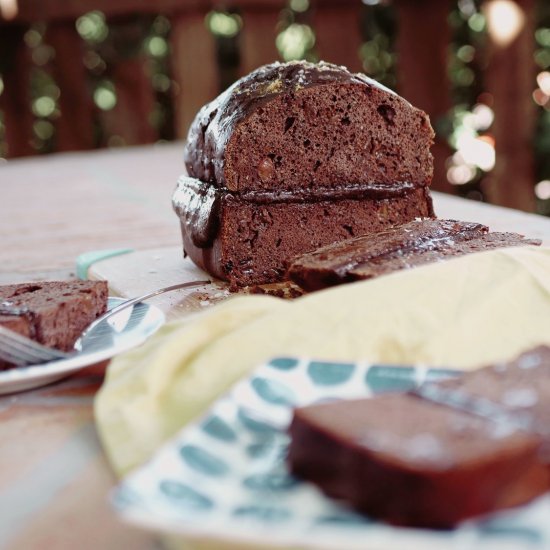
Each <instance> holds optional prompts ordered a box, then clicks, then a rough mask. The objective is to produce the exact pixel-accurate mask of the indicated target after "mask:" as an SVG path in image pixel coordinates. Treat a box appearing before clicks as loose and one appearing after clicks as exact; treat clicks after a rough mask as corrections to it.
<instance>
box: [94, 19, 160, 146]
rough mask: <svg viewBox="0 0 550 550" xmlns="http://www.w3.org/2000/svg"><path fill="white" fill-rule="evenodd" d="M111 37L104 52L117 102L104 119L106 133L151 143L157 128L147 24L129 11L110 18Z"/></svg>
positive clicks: (132, 141) (130, 141)
mask: <svg viewBox="0 0 550 550" xmlns="http://www.w3.org/2000/svg"><path fill="white" fill-rule="evenodd" d="M109 23H110V34H109V39H108V41H106V43H105V44H104V45H103V50H102V52H101V53H102V54H103V57H104V59H105V60H106V61H107V70H108V74H109V76H110V77H111V79H112V80H113V83H114V86H115V92H116V96H117V102H116V105H115V107H114V108H113V109H112V110H109V111H105V112H104V113H103V114H102V119H103V121H104V124H105V127H106V134H114V135H117V136H120V137H121V138H122V140H123V142H124V144H126V145H138V144H142V143H151V142H153V141H155V139H156V138H157V132H156V131H155V129H154V128H153V126H152V125H151V113H152V112H153V108H154V103H155V96H154V91H153V87H152V84H151V78H150V76H149V67H148V62H147V58H146V56H145V55H144V54H143V53H142V44H143V40H144V39H145V36H146V34H147V28H148V26H147V24H144V22H143V20H142V19H140V18H139V16H135V15H128V16H125V17H117V18H114V19H112V20H110V21H109Z"/></svg>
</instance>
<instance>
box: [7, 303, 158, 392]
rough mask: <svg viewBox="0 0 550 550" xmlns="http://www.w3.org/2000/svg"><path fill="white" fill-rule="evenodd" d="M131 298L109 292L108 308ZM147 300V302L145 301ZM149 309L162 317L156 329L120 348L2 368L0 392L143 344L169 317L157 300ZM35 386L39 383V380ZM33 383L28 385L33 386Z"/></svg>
mask: <svg viewBox="0 0 550 550" xmlns="http://www.w3.org/2000/svg"><path fill="white" fill-rule="evenodd" d="M126 300H127V298H121V297H118V296H109V297H108V309H112V308H114V307H115V306H117V305H120V304H122V303H123V302H125V301H126ZM142 303H143V302H142ZM145 305H146V306H147V307H148V308H149V309H148V311H153V312H154V314H155V315H156V316H158V318H159V321H158V323H157V326H155V328H154V330H153V331H152V332H150V333H149V334H147V335H143V336H142V337H140V338H138V339H136V340H132V341H131V342H127V343H126V344H124V345H121V346H118V347H117V348H116V353H113V348H112V347H108V348H106V349H103V350H99V351H95V352H91V353H78V354H76V355H75V356H71V357H69V358H67V359H60V360H56V361H50V362H48V363H40V364H38V365H28V366H25V367H12V368H8V369H5V370H3V371H0V394H1V393H9V391H10V390H9V387H10V386H12V385H21V384H25V383H29V384H30V383H32V382H33V381H35V382H37V383H40V380H41V379H47V381H46V382H45V384H48V383H50V382H51V381H53V379H54V378H55V379H59V378H61V377H64V376H68V375H70V374H72V373H74V372H77V371H79V370H81V369H84V368H86V367H89V366H91V365H94V364H96V363H100V362H101V361H105V360H107V359H110V358H112V357H114V356H115V355H118V354H120V353H124V352H126V351H128V350H130V349H132V348H134V347H136V346H139V345H140V344H142V343H143V342H144V341H145V340H146V339H147V338H149V336H151V335H152V334H154V333H155V332H156V331H157V330H158V329H159V328H160V327H161V326H162V325H163V324H164V323H165V321H166V316H165V314H164V312H163V311H162V310H161V309H160V308H159V307H157V306H155V305H153V304H149V303H147V304H145ZM32 387H38V384H37V385H35V386H32ZM30 388H31V386H29V387H28V389H30ZM13 391H14V392H16V391H19V390H17V389H14V390H13Z"/></svg>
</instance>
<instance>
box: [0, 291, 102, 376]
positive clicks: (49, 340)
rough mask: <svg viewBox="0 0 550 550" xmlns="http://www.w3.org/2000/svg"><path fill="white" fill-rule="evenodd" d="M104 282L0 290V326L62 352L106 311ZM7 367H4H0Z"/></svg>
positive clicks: (70, 346)
mask: <svg viewBox="0 0 550 550" xmlns="http://www.w3.org/2000/svg"><path fill="white" fill-rule="evenodd" d="M107 298H108V287H107V283H106V282H105V281H48V282H36V283H34V282H33V283H21V284H13V285H3V286H0V325H2V326H4V327H6V328H9V329H11V330H14V331H15V332H17V333H19V334H22V335H23V336H27V337H29V338H32V339H34V340H36V341H38V342H40V343H41V344H44V345H45V346H49V347H54V348H57V349H60V350H63V351H69V350H71V349H72V347H73V345H74V343H75V341H76V340H77V338H78V337H79V336H80V334H81V332H82V331H83V330H84V329H85V328H86V327H87V326H88V325H89V324H90V323H91V322H92V321H93V320H94V319H96V318H97V317H99V316H100V315H101V314H103V313H105V311H106V310H107ZM2 366H4V367H5V366H7V364H3V365H0V367H2Z"/></svg>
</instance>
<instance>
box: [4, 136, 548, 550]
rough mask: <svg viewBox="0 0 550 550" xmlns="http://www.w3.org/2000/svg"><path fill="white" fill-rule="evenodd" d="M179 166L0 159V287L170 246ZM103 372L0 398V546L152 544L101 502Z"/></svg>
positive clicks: (481, 208) (461, 210)
mask: <svg viewBox="0 0 550 550" xmlns="http://www.w3.org/2000/svg"><path fill="white" fill-rule="evenodd" d="M182 166H183V163H182V147H181V144H172V145H164V146H155V147H143V148H134V149H126V150H111V151H101V152H92V153H79V154H63V155H56V156H50V157H44V158H31V159H28V160H20V161H10V162H7V163H3V164H0V242H1V243H2V245H1V247H0V266H1V267H0V283H10V282H19V281H26V280H40V279H58V278H67V277H69V276H74V273H75V259H76V257H77V256H78V255H79V254H80V253H82V252H86V251H90V250H96V249H104V248H133V249H136V250H146V249H150V248H160V247H176V246H178V245H179V244H180V235H179V227H178V222H177V219H176V217H175V216H174V214H173V213H172V210H171V205H170V196H171V192H172V190H173V188H174V186H175V182H176V179H177V176H178V175H179V173H180V172H181V171H182ZM435 206H436V212H437V213H438V215H439V216H440V217H455V218H460V219H465V220H476V221H480V222H484V223H487V224H488V225H490V226H491V228H492V229H495V230H512V231H514V230H515V231H519V232H523V233H525V234H526V235H529V236H532V237H540V238H542V239H543V240H544V241H545V243H546V244H550V219H547V218H542V217H539V216H535V215H528V214H524V213H521V212H517V211H514V210H508V209H503V208H497V207H491V206H488V205H483V204H480V203H475V202H470V201H465V200H461V199H458V198H455V197H450V196H445V195H438V194H436V195H435ZM104 369H105V365H104V364H103V365H95V366H93V367H89V368H87V369H85V370H83V371H81V372H80V373H78V374H77V375H74V376H72V377H70V378H68V379H66V380H64V381H62V382H59V383H57V384H53V385H51V386H47V387H45V388H41V389H38V390H34V391H29V392H25V393H20V394H15V395H8V396H3V397H0V442H1V443H0V548H1V549H10V550H15V549H17V550H33V549H48V550H55V549H63V550H65V549H67V550H68V549H72V548H79V549H81V550H85V549H88V548H89V549H98V548H101V549H107V550H110V549H119V548H131V549H136V550H140V549H151V548H156V547H158V542H156V541H155V539H154V538H153V537H152V536H151V535H149V534H147V533H144V532H141V531H139V530H136V529H134V528H131V527H128V526H126V525H124V524H122V523H121V522H119V521H118V519H117V518H116V517H115V515H114V514H113V512H112V511H111V509H110V507H109V504H108V500H107V499H108V493H109V490H110V488H111V487H112V486H113V484H114V483H115V478H114V476H113V475H112V473H111V471H110V469H109V467H108V464H107V462H106V460H105V458H104V456H103V454H102V451H101V447H100V444H99V441H98V439H97V435H96V432H95V428H94V424H93V417H92V400H93V396H94V394H95V392H96V391H97V389H98V388H99V386H100V385H101V383H102V380H103V373H104Z"/></svg>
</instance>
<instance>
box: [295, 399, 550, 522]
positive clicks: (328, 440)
mask: <svg viewBox="0 0 550 550" xmlns="http://www.w3.org/2000/svg"><path fill="white" fill-rule="evenodd" d="M289 433H290V437H291V444H290V449H289V455H288V461H289V465H290V469H291V471H292V473H293V474H295V475H297V476H299V477H302V478H304V479H306V480H309V481H312V482H313V483H315V484H316V485H317V486H318V487H319V488H320V489H321V490H322V491H324V492H325V493H326V494H327V495H329V496H331V497H335V498H338V499H342V500H344V501H345V502H347V503H348V504H351V505H352V506H353V507H355V508H356V509H357V510H359V511H361V512H363V513H365V514H367V515H369V516H371V517H375V518H379V519H382V520H384V521H388V522H390V523H393V524H397V525H409V526H418V527H435V528H447V527H451V526H453V525H455V524H456V523H458V522H460V521H462V520H464V519H466V518H470V517H473V516H476V515H479V514H485V513H488V512H492V511H495V510H499V509H502V508H506V507H509V506H512V505H516V504H519V503H522V502H525V501H527V500H530V499H532V498H534V497H535V496H537V495H539V494H542V493H544V492H545V491H546V490H547V489H548V487H549V472H548V469H547V468H546V465H545V464H544V463H543V462H542V461H541V458H540V446H541V440H540V438H539V437H538V436H536V435H533V434H530V433H525V432H522V431H520V430H517V429H515V428H514V427H513V426H503V425H502V424H501V423H496V422H493V421H491V420H488V419H484V418H479V417H476V416H473V415H470V414H468V413H466V412H463V411H457V410H453V409H450V408H446V407H443V406H440V405H438V404H434V403H431V402H428V401H424V400H422V399H419V398H417V397H415V396H411V395H407V394H386V395H381V396H378V397H375V398H372V399H361V400H352V401H340V402H336V403H329V404H320V405H312V406H308V407H303V408H299V409H296V411H295V413H294V418H293V420H292V423H291V426H290V429H289Z"/></svg>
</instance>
